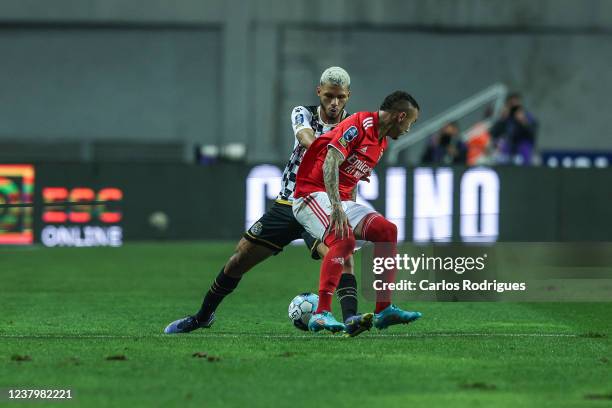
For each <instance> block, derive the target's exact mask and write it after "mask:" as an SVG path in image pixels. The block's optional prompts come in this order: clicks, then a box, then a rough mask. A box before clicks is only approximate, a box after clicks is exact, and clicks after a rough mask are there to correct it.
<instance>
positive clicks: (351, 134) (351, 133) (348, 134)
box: [342, 126, 359, 142]
mask: <svg viewBox="0 0 612 408" xmlns="http://www.w3.org/2000/svg"><path fill="white" fill-rule="evenodd" d="M358 134H359V131H358V130H357V128H356V127H355V126H351V127H350V128H348V129H346V130H345V131H344V133H343V134H342V139H344V140H346V141H347V142H352V141H353V140H355V138H356V137H357V135H358Z"/></svg>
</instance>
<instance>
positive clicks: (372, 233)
mask: <svg viewBox="0 0 612 408" xmlns="http://www.w3.org/2000/svg"><path fill="white" fill-rule="evenodd" d="M355 230H356V234H358V236H359V237H361V238H362V239H365V240H367V241H370V242H373V243H374V257H385V258H386V257H391V258H394V257H395V256H396V254H397V227H396V225H395V224H393V223H392V222H391V221H389V220H387V219H386V218H385V217H383V216H382V215H380V214H378V213H375V212H372V213H369V214H367V215H366V216H365V217H363V219H362V220H361V221H359V223H358V225H357V226H356V228H355ZM395 275H396V269H395V268H394V267H393V268H388V269H385V271H384V272H383V274H382V275H381V279H382V280H383V282H395ZM419 317H421V314H420V313H419V312H408V311H404V310H401V309H400V308H398V307H397V306H395V305H393V304H391V291H390V290H384V291H377V292H376V309H375V315H374V325H375V326H376V327H377V328H379V329H385V328H387V327H389V326H391V325H394V324H401V323H410V322H412V321H414V320H416V319H418V318H419Z"/></svg>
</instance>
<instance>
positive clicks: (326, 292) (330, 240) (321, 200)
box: [293, 91, 421, 332]
mask: <svg viewBox="0 0 612 408" xmlns="http://www.w3.org/2000/svg"><path fill="white" fill-rule="evenodd" d="M419 110H420V108H419V105H418V103H417V102H416V100H415V99H414V98H413V97H412V96H411V95H410V94H408V93H406V92H403V91H396V92H393V93H392V94H391V95H389V96H387V97H386V98H385V100H384V101H383V103H382V105H381V106H380V110H379V111H377V112H358V113H356V114H354V115H352V116H350V117H349V118H347V119H345V120H344V121H343V122H342V123H340V125H338V126H337V127H336V128H335V129H334V130H333V131H331V132H329V133H327V134H325V135H322V136H320V137H319V138H318V139H316V140H315V141H314V143H313V144H312V145H311V146H310V148H309V149H308V150H307V151H306V154H305V156H304V158H303V160H302V164H301V165H300V168H299V170H298V173H297V180H296V189H295V198H296V200H295V201H294V204H293V213H294V215H295V218H296V219H297V220H298V221H299V222H300V223H301V224H302V225H303V226H304V228H305V229H306V231H308V232H309V233H310V234H311V235H312V236H313V237H315V238H319V239H320V240H321V241H323V242H324V243H325V245H327V247H328V248H329V250H328V252H327V254H326V255H325V257H324V258H323V262H322V264H321V273H320V277H319V305H318V308H317V310H316V312H315V314H313V316H312V318H311V319H310V322H309V324H308V328H309V330H311V331H319V330H322V329H327V330H330V331H332V332H336V331H340V330H343V329H344V324H342V323H340V322H338V321H337V320H336V319H335V318H334V317H333V315H332V314H331V302H332V296H333V293H334V291H335V289H336V287H337V285H338V282H339V280H340V275H341V274H342V269H343V265H344V263H345V262H346V261H347V260H348V259H349V257H350V256H351V254H352V253H353V250H354V248H355V237H357V238H358V239H363V240H366V241H370V242H374V243H375V244H378V245H376V246H375V249H374V256H375V257H379V256H382V257H395V254H396V253H397V227H396V226H395V224H393V223H392V222H390V221H389V220H387V219H386V218H385V217H383V216H382V215H381V214H379V213H377V212H376V211H374V210H372V209H370V208H368V207H366V206H363V205H360V204H357V203H356V202H354V201H351V195H352V192H353V190H354V189H355V187H356V186H357V183H358V182H359V180H367V178H368V177H369V175H370V173H371V172H372V169H373V168H374V167H375V166H376V164H377V163H378V161H379V160H380V158H381V157H382V155H383V152H384V151H385V149H386V148H387V137H389V138H391V139H393V140H396V139H398V138H399V137H400V136H401V135H403V134H404V133H407V132H408V130H409V129H410V127H411V126H412V124H413V123H414V122H415V121H416V120H417V118H418V116H419ZM394 280H395V269H388V270H386V271H385V272H384V274H383V281H385V282H393V281H394ZM419 317H421V314H420V313H419V312H407V311H404V310H401V309H400V308H398V307H397V306H395V305H393V304H391V296H390V292H389V291H379V292H377V294H376V309H375V311H374V326H375V327H377V328H379V329H385V328H387V327H389V326H391V325H394V324H401V323H410V322H412V321H414V320H416V319H418V318H419Z"/></svg>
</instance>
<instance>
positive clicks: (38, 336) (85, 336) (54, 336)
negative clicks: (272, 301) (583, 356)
mask: <svg viewBox="0 0 612 408" xmlns="http://www.w3.org/2000/svg"><path fill="white" fill-rule="evenodd" d="M243 337H255V338H262V339H343V338H344V337H342V336H339V335H336V336H333V335H322V336H321V335H314V334H310V335H304V334H298V335H293V334H257V333H239V334H232V333H209V334H205V335H197V334H191V335H174V336H172V335H167V334H152V335H148V336H143V335H133V336H129V335H112V334H32V335H28V334H0V338H4V339H50V340H53V339H58V340H59V339H76V340H79V339H148V338H167V339H179V338H180V339H190V338H197V339H206V338H237V339H239V338H243ZM371 337H372V338H375V337H386V338H402V337H403V338H426V337H430V338H435V337H580V335H579V334H567V333H414V334H411V333H405V334H374V335H372V336H371Z"/></svg>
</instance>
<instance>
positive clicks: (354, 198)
mask: <svg viewBox="0 0 612 408" xmlns="http://www.w3.org/2000/svg"><path fill="white" fill-rule="evenodd" d="M351 201H355V202H357V184H355V188H354V189H353V192H352V193H351Z"/></svg>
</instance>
